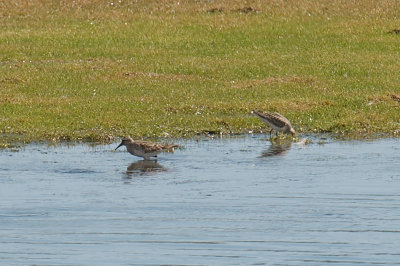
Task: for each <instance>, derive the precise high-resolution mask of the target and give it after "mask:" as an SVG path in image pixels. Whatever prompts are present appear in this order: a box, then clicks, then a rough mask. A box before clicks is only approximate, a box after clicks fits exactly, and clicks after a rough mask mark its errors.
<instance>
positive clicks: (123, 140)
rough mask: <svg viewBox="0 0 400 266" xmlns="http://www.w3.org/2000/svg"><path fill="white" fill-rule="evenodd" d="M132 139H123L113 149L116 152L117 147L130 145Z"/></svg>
mask: <svg viewBox="0 0 400 266" xmlns="http://www.w3.org/2000/svg"><path fill="white" fill-rule="evenodd" d="M131 142H132V139H131V138H129V137H127V138H123V139H122V141H121V144H119V145H118V147H116V148H115V150H117V149H118V148H119V147H121V146H126V145H127V144H128V143H131Z"/></svg>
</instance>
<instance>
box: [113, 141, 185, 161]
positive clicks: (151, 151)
mask: <svg viewBox="0 0 400 266" xmlns="http://www.w3.org/2000/svg"><path fill="white" fill-rule="evenodd" d="M121 146H126V149H127V151H128V152H129V153H130V154H132V155H135V156H139V157H143V158H144V159H145V160H150V157H156V156H157V154H159V153H160V152H163V151H173V150H174V148H177V147H178V145H173V144H172V145H171V144H168V145H162V144H157V143H153V142H149V141H144V140H133V139H132V138H129V137H127V138H123V139H122V142H121V144H119V145H118V147H117V148H115V149H118V148H119V147H121Z"/></svg>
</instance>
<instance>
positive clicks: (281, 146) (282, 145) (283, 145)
mask: <svg viewBox="0 0 400 266" xmlns="http://www.w3.org/2000/svg"><path fill="white" fill-rule="evenodd" d="M291 146H292V141H291V140H290V139H283V140H281V139H277V140H274V141H271V145H270V146H269V147H268V149H267V150H265V151H263V152H262V153H261V155H260V158H264V157H270V156H278V155H279V156H282V155H285V154H286V152H287V151H288V150H290V147H291Z"/></svg>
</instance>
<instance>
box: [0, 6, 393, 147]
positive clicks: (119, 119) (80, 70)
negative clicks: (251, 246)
mask: <svg viewBox="0 0 400 266" xmlns="http://www.w3.org/2000/svg"><path fill="white" fill-rule="evenodd" d="M10 2H11V3H3V2H2V3H0V136H2V140H0V143H2V144H0V145H3V146H6V145H8V144H9V143H12V142H16V141H21V142H31V141H41V140H54V141H63V140H85V141H107V140H110V139H113V138H115V137H119V136H124V135H130V136H132V137H165V136H169V137H181V136H186V137H190V136H193V135H195V134H203V133H208V132H212V133H246V132H248V131H249V130H253V131H254V132H260V131H261V130H263V129H264V130H265V129H267V128H268V127H267V126H266V125H264V124H262V123H261V122H260V121H258V120H257V119H256V118H255V117H252V116H250V115H249V114H250V111H251V110H252V109H260V110H264V111H279V112H280V113H282V114H284V115H285V116H287V117H288V118H289V119H290V120H291V121H292V124H293V125H294V127H295V128H296V130H297V131H299V132H332V133H335V134H343V135H349V136H360V135H361V136H367V135H373V134H382V133H383V134H385V135H391V136H396V135H400V103H399V102H398V101H396V100H394V99H393V98H392V95H397V96H399V95H400V87H399V84H400V76H399V75H398V73H400V61H399V60H398V58H400V48H399V45H398V44H399V41H400V35H397V34H389V33H388V32H389V31H390V30H393V29H395V28H400V18H399V17H398V14H399V12H400V6H399V5H398V3H397V1H396V0H389V1H385V2H384V3H382V1H378V0H365V1H362V2H361V3H360V2H359V1H344V0H343V1H340V0H334V1H329V3H327V1H323V0H319V1H305V0H303V1H301V0H297V1H291V2H290V3H289V2H286V1H278V0H274V1H273V0H271V1H247V2H243V1H215V2H209V1H189V0H187V1H172V0H171V1H161V3H159V2H160V1H144V0H143V1H138V3H136V2H134V1H132V2H129V1H115V3H114V4H113V5H111V2H112V1H111V2H110V1H94V0H92V1H90V0H86V1H65V2H63V1H51V0H47V1H39V0H36V1H34V0H30V1H23V0H16V1H10ZM74 2H75V3H74ZM76 2H79V3H76ZM178 2H179V5H178ZM247 7H251V10H250V12H247V13H246V12H244V11H243V10H244V8H247ZM215 8H218V10H215ZM213 9H214V11H212V10H213Z"/></svg>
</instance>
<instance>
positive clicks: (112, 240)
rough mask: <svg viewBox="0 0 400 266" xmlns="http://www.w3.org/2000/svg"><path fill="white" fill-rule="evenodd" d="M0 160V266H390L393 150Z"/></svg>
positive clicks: (281, 147) (395, 245)
mask: <svg viewBox="0 0 400 266" xmlns="http://www.w3.org/2000/svg"><path fill="white" fill-rule="evenodd" d="M319 141H321V140H320V139H317V138H314V139H313V143H311V144H309V145H305V143H304V141H303V142H301V141H300V142H298V143H287V142H282V143H274V144H273V145H271V142H269V141H268V139H266V138H265V136H247V137H238V138H227V139H199V140H197V141H195V140H191V141H181V142H178V144H181V145H183V146H184V147H185V148H184V149H180V150H177V151H175V153H174V154H172V153H164V154H161V155H160V156H159V159H158V161H157V162H150V163H149V162H143V161H141V160H140V159H139V158H137V157H133V156H131V155H130V154H128V153H126V152H125V148H123V149H121V151H119V150H118V151H116V152H115V151H114V150H113V149H114V148H115V147H116V146H117V144H118V143H115V144H113V145H102V146H94V147H91V146H88V145H75V146H65V145H64V146H61V147H48V146H46V145H30V146H27V147H25V148H24V149H22V150H21V151H19V152H11V151H1V152H0V225H1V226H0V264H1V265H77V264H79V265H121V264H122V265H128V264H129V265H146V264H155V265H157V264H173V265H178V264H184V265H238V264H242V265H251V264H258V265H263V264H267V265H325V264H328V263H332V264H336V265H353V264H389V265H393V264H396V263H398V262H399V261H400V208H399V207H400V170H399V169H400V140H399V139H381V140H375V141H333V140H324V142H326V143H324V144H318V142H319Z"/></svg>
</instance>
